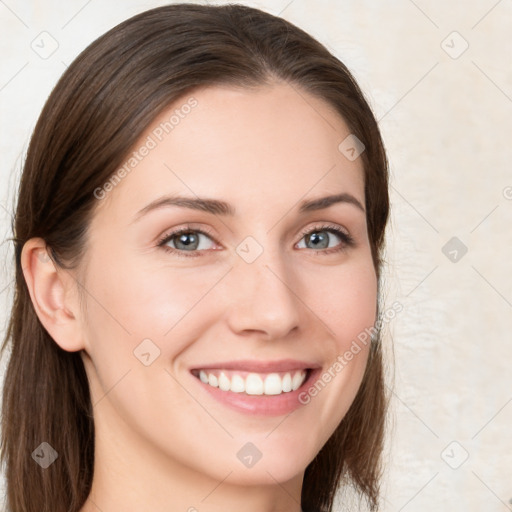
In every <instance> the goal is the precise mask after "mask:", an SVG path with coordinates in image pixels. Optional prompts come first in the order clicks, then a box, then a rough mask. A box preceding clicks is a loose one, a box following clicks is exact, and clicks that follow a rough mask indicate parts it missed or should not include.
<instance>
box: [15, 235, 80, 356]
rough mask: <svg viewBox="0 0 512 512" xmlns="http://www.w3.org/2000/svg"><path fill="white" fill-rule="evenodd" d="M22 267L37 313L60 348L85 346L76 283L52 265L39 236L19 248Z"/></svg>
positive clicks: (67, 349) (71, 276)
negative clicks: (20, 249)
mask: <svg viewBox="0 0 512 512" xmlns="http://www.w3.org/2000/svg"><path fill="white" fill-rule="evenodd" d="M21 267H22V270H23V275H24V277H25V281H26V283H27V287H28V290H29V293H30V298H31V299H32V304H33V305H34V309H35V311H36V314H37V316H38V318H39V320H40V321H41V323H42V324H43V326H44V327H45V329H46V330H47V331H48V333H49V334H50V336H51V337H52V338H53V339H54V341H55V342H56V343H57V345H59V346H60V347H61V348H62V349H63V350H66V351H68V352H75V351H77V350H81V349H83V348H84V345H83V335H82V331H81V322H80V320H81V318H80V314H81V311H80V303H79V300H78V294H77V291H78V286H77V283H76V281H75V278H74V277H73V275H72V274H71V273H70V272H69V271H67V270H65V269H62V268H60V267H58V266H56V265H55V263H54V262H53V260H52V259H51V258H50V255H49V253H48V250H47V247H46V242H45V241H44V240H43V239H42V238H31V239H30V240H28V241H27V242H26V243H25V245H24V246H23V249H22V251H21Z"/></svg>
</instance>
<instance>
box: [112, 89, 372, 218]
mask: <svg viewBox="0 0 512 512" xmlns="http://www.w3.org/2000/svg"><path fill="white" fill-rule="evenodd" d="M349 134H350V130H349V127H348V126H347V125H346V123H345V121H344V119H343V118H342V117H341V116H340V115H339V114H338V113H337V112H335V111H334V109H333V108H332V107H331V106H330V105H329V104H328V103H326V102H325V101H324V100H322V99H320V98H317V97H315V96H312V95H311V94H309V93H306V92H305V91H302V90H299V89H298V88H297V87H296V86H291V85H289V84H284V83H279V84H273V85H270V86H262V87H258V88H254V89H247V88H235V87H231V86H211V87H204V88H200V89H196V90H194V91H193V92H191V93H189V94H185V95H183V96H182V97H181V98H179V99H178V100H176V101H175V102H174V103H173V104H172V105H170V106H169V107H168V108H167V109H165V111H163V112H162V113H161V114H160V115H158V116H157V117H156V118H155V120H154V121H153V123H151V125H150V126H149V127H148V129H147V130H146V131H145V132H144V134H143V135H142V136H141V137H140V138H139V140H138V142H137V143H136V144H135V146H134V148H133V151H132V152H130V154H129V155H127V157H126V159H125V162H124V168H125V170H126V172H125V173H122V174H123V177H122V179H121V180H118V181H119V182H118V183H116V185H115V187H113V190H111V191H109V192H108V194H107V196H108V201H106V202H105V203H107V202H108V203H111V204H110V205H109V206H108V208H109V209H113V210H115V211H116V212H117V213H118V214H119V215H126V213H127V212H128V211H134V210H138V209H139V208H140V207H143V206H144V204H146V203H147V202H149V201H151V200H154V199H155V197H156V196H158V195H162V194H166V193H177V194H178V193H179V194H184V193H185V194H187V195H197V196H208V197H215V198H219V199H223V200H226V201H228V202H230V203H233V204H235V205H238V206H239V207H237V211H238V210H240V209H242V210H241V211H243V208H247V209H249V208H251V207H252V208H253V209H254V208H258V207H259V208H260V209H261V205H262V202H263V203H264V204H265V207H266V208H278V209H282V208H286V207H291V206H292V203H293V202H297V201H299V200H300V199H301V198H302V199H303V198H308V197H314V196H319V195H322V194H325V193H336V192H348V193H351V194H353V195H356V196H357V197H358V198H359V199H360V200H361V202H363V204H364V172H363V166H362V162H361V159H360V158H357V159H356V160H354V161H351V160H349V159H347V158H346V156H345V155H344V154H343V153H342V152H341V151H340V150H339V149H338V147H339V145H340V143H341V142H342V141H343V140H344V139H346V137H347V136H348V135H349ZM111 213H115V212H114V211H112V212H111Z"/></svg>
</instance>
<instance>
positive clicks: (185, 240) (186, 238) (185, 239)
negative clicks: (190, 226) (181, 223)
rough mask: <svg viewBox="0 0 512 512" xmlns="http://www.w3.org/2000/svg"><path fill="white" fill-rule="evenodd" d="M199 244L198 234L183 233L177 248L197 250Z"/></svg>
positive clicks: (178, 240) (178, 239)
mask: <svg viewBox="0 0 512 512" xmlns="http://www.w3.org/2000/svg"><path fill="white" fill-rule="evenodd" d="M190 240H192V241H190ZM198 243H199V237H198V236H197V235H196V234H194V233H192V232H188V233H181V234H180V235H179V236H178V238H177V242H176V248H177V249H190V248H193V249H197V245H198ZM180 244H181V245H182V247H180Z"/></svg>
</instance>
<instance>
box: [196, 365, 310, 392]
mask: <svg viewBox="0 0 512 512" xmlns="http://www.w3.org/2000/svg"><path fill="white" fill-rule="evenodd" d="M310 373H311V369H306V368H304V369H300V370H292V371H284V372H271V373H259V372H258V373H256V372H244V371H237V370H227V369H197V370H193V371H192V375H194V376H195V377H196V378H198V379H199V380H200V381H201V382H203V383H204V384H206V385H208V386H211V387H213V388H218V389H220V390H221V391H231V392H233V393H241V394H245V395H268V396H275V395H282V394H285V393H290V392H292V391H296V390H297V389H299V388H300V387H301V386H302V385H303V384H304V382H305V381H306V380H307V378H308V377H309V375H310Z"/></svg>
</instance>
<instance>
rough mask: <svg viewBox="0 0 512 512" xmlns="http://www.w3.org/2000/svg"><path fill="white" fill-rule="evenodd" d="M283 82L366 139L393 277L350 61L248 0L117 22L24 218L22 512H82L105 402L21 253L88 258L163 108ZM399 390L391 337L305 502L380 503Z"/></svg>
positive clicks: (32, 164) (5, 458) (11, 406)
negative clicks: (40, 246) (342, 493)
mask: <svg viewBox="0 0 512 512" xmlns="http://www.w3.org/2000/svg"><path fill="white" fill-rule="evenodd" d="M275 81H284V82H286V83H289V84H291V85H292V86H294V87H295V88H296V89H297V90H298V91H305V92H307V93H310V94H312V95H314V96H316V97H319V98H321V99H323V100H325V101H326V102H327V103H328V104H329V105H331V106H332V107H333V108H334V109H335V110H336V111H337V112H338V113H339V114H340V115H341V116H342V117H343V118H344V120H345V122H346V123H347V125H348V126H349V128H350V130H351V132H352V133H353V134H355V135H356V136H357V137H358V138H359V139H360V140H361V141H362V142H363V143H364V145H365V148H366V149H365V151H364V152H363V153H362V155H361V158H362V159H363V164H364V171H365V201H366V209H367V210H366V211H367V225H368V234H369V240H370V244H371V249H372V256H373V261H374V265H375V269H376V272H377V276H380V268H381V252H382V249H383V242H384V231H385V226H386V223H387V218H388V208H389V203H388V181H387V180H388V170H387V161H386V155H385V151H384V147H383V144H382V140H381V136H380V133H379V129H378V126H377V122H376V120H375V118H374V116H373V114H372V112H371V110H370V107H369V106H368V104H367V102H366V101H365V99H364V96H363V94H362V92H361V90H360V89H359V87H358V85H357V84H356V82H355V80H354V78H353V77H352V75H351V74H350V72H349V71H348V70H347V68H346V67H345V66H344V64H342V63H341V62H340V61H339V60H338V59H337V58H336V57H334V56H333V55H332V54H331V53H330V52H329V51H328V50H327V49H326V48H325V47H324V46H322V45H321V44H320V43H319V42H317V41H316V40H315V39H313V38H312V37H311V36H309V35H308V34H307V33H306V32H304V31H303V30H301V29H299V28H297V27H296V26H294V25H292V24H291V23H289V22H287V21H285V20H283V19H281V18H279V17H276V16H273V15H270V14H267V13H264V12H262V11H260V10H257V9H254V8H250V7H247V6H242V5H236V4H232V5H223V6H207V5H197V4H187V3H184V4H174V5H168V6H164V7H160V8H157V9H152V10H149V11H146V12H144V13H142V14H139V15H137V16H134V17H133V18H131V19H129V20H127V21H125V22H123V23H121V24H120V25H118V26H117V27H115V28H113V29H112V30H110V31H109V32H108V33H106V34H105V35H103V36H102V37H100V38H99V39H97V40H96V41H94V42H93V43H92V44H91V45H90V46H89V47H87V48H86V49H85V50H84V51H83V52H82V53H81V54H80V55H79V56H78V57H77V58H76V59H75V61H74V62H73V63H72V64H71V65H70V66H69V68H68V69H67V70H66V72H65V73H64V74H63V76H62V77H61V79H60V80H59V82H58V83H57V85H56V86H55V88H54V90H53V92H52V94H51V95H50V97H49V98H48V100H47V102H46V104H45V106H44V108H43V111H42V113H41V115H40V117H39V120H38V122H37V125H36V127H35V130H34V133H33V135H32V138H31V141H30V145H29V148H28V152H27V156H26V161H25V164H24V169H23V174H22V177H21V183H20V188H19V194H18V201H17V205H16V212H15V217H14V221H13V227H12V229H13V239H12V240H13V242H14V253H15V291H14V302H13V307H12V311H11V316H10V321H9V325H8V329H7V333H6V337H5V339H4V341H3V345H2V348H1V352H2V353H4V351H5V349H6V347H7V346H8V343H9V342H10V345H11V348H12V352H11V355H10V360H9V363H8V367H7V370H6V374H5V381H4V382H5V383H4V390H3V403H2V413H3V417H2V440H1V449H2V462H3V463H4V464H5V477H6V484H7V506H8V509H9V510H11V511H12V512H75V511H78V510H79V509H80V508H81V507H82V506H83V504H84V502H85V500H86V498H87V496H88V493H89V491H90V486H91V483H92V474H93V466H94V423H93V414H92V405H91V400H90V395H89V388H88V380H87V375H86V372H85V369H84V367H83V364H82V360H81V357H80V353H79V352H67V351H64V350H62V349H61V348H60V347H59V346H58V345H57V344H56V343H55V342H54V341H53V339H52V338H51V337H50V335H49V334H48V332H47V331H46V330H45V329H44V327H43V326H42V324H41V323H40V321H39V319H38V317H37V315H36V312H35V310H34V307H33V305H32V302H31V300H30V295H29V292H28V289H27V285H26V283H25V280H24V276H23V272H22V268H21V264H20V257H21V251H22V248H23V245H24V244H25V242H27V240H29V239H30V238H32V237H41V238H43V239H44V240H45V242H46V244H47V247H48V248H49V251H50V256H51V258H52V259H53V260H54V262H55V263H56V264H57V265H59V266H60V267H62V268H66V269H72V268H76V267H77V266H78V264H79V262H80V259H81V257H82V256H83V254H84V252H85V250H86V242H87V234H88V232H87V229H88V226H89V222H90V220H91V217H92V215H93V212H94V209H95V207H96V206H97V204H98V201H97V200H96V199H95V196H94V190H95V189H96V188H97V187H101V186H102V185H103V184H104V183H105V182H106V181H107V180H108V178H109V177H110V176H111V175H112V174H113V173H114V172H115V171H116V169H117V168H118V167H119V166H120V165H121V164H122V162H123V161H124V158H125V156H126V155H127V154H128V152H129V150H130V149H131V148H132V147H133V145H134V143H135V142H136V141H137V139H138V138H139V137H140V136H141V135H142V133H143V132H144V131H145V130H146V128H147V127H148V126H149V124H150V123H151V122H152V121H153V120H154V118H155V117H156V116H157V115H158V114H159V113H161V112H162V111H163V110H164V109H165V108H166V107H168V106H169V104H171V103H172V102H173V101H174V100H176V99H177V98H178V97H180V96H182V95H183V94H185V93H189V92H191V91H192V90H193V89H194V88H195V87H199V86H211V85H216V84H226V85H227V84H231V85H233V86H242V87H252V86H258V85H264V84H268V83H272V82H275ZM340 142H341V141H340ZM379 283H380V277H379ZM387 400H388V398H387V395H386V393H385V384H384V375H383V357H382V353H381V343H380V336H379V335H377V336H375V337H374V339H373V340H372V343H371V348H370V355H369V359H368V363H367V367H366V371H365V375H364V378H363V382H362V384H361V387H360V389H359V391H358V394H357V396H356V398H355V400H354V402H353V403H352V405H351V407H350V409H349V411H348V413H347V414H346V416H345V417H344V419H343V420H342V421H341V423H340V425H339V426H338V428H337V429H336V431H335V432H334V434H333V435H332V436H331V438H330V439H329V440H328V441H327V443H326V444H325V446H324V447H323V448H322V450H321V451H320V452H319V453H318V455H317V456H316V457H315V459H314V460H313V461H312V462H311V463H310V464H309V465H308V467H307V468H306V471H305V476H304V482H303V488H302V499H301V501H302V508H303V510H304V511H306V512H309V511H314V512H328V511H331V510H332V507H333V501H334V496H335V493H336V490H337V489H338V487H340V485H341V484H346V483H348V484H353V487H354V488H355V489H356V490H357V491H358V492H359V495H360V496H361V497H363V498H366V501H367V502H368V504H369V505H370V508H371V510H377V507H378V498H379V481H380V476H381V452H382V448H383V434H384V429H385V417H386V415H385V413H386V409H387ZM43 441H46V442H48V443H49V444H50V445H51V446H58V447H59V449H58V450H57V451H58V453H59V457H58V458H57V460H56V461H55V462H54V463H53V464H52V465H51V466H50V467H48V468H47V469H45V470H42V468H41V467H40V466H39V465H37V464H36V463H35V462H34V460H32V456H31V454H32V452H33V451H34V450H35V448H36V447H37V446H39V445H40V444H41V443H42V442H43ZM343 488H346V487H343Z"/></svg>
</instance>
